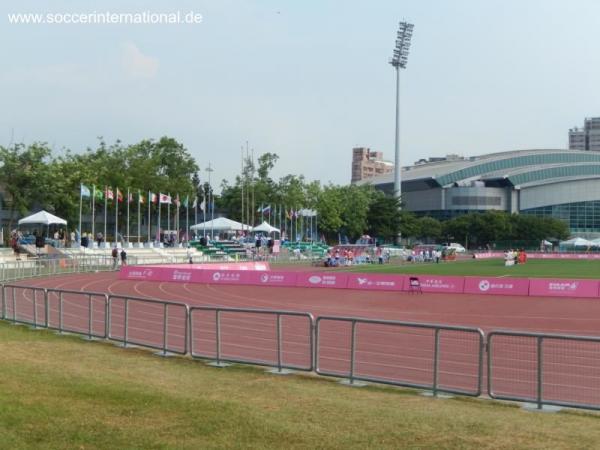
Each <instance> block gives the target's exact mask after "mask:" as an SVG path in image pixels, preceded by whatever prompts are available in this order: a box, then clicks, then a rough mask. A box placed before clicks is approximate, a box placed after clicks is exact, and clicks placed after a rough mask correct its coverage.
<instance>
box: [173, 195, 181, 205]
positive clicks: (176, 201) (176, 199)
mask: <svg viewBox="0 0 600 450" xmlns="http://www.w3.org/2000/svg"><path fill="white" fill-rule="evenodd" d="M174 203H175V206H177V207H179V205H181V202H180V201H179V194H177V197H175V202H174Z"/></svg>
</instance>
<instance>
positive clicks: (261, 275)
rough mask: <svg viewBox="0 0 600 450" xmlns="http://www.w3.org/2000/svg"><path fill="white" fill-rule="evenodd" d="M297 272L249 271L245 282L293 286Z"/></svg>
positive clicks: (261, 284)
mask: <svg viewBox="0 0 600 450" xmlns="http://www.w3.org/2000/svg"><path fill="white" fill-rule="evenodd" d="M297 277H298V273H297V272H271V271H269V272H250V273H248V278H247V282H248V284H253V285H257V286H270V287H273V286H287V287H290V286H291V287H295V286H296V278H297Z"/></svg>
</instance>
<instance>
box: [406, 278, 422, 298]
mask: <svg viewBox="0 0 600 450" xmlns="http://www.w3.org/2000/svg"><path fill="white" fill-rule="evenodd" d="M408 292H410V293H411V294H422V293H423V291H422V289H421V282H420V281H419V278H418V277H409V278H408Z"/></svg>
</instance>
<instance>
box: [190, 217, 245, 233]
mask: <svg viewBox="0 0 600 450" xmlns="http://www.w3.org/2000/svg"><path fill="white" fill-rule="evenodd" d="M190 229H191V230H193V231H204V230H206V231H211V230H214V231H221V232H224V231H251V230H252V227H251V226H250V225H245V224H243V223H240V222H236V221H235V220H231V219H228V218H226V217H218V218H216V219H213V220H209V221H206V222H202V223H197V224H196V225H192V226H191V227H190Z"/></svg>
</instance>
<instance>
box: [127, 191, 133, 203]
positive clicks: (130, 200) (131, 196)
mask: <svg viewBox="0 0 600 450" xmlns="http://www.w3.org/2000/svg"><path fill="white" fill-rule="evenodd" d="M127 197H128V198H127V203H131V202H132V201H133V194H132V193H131V192H130V193H129V194H127Z"/></svg>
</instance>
